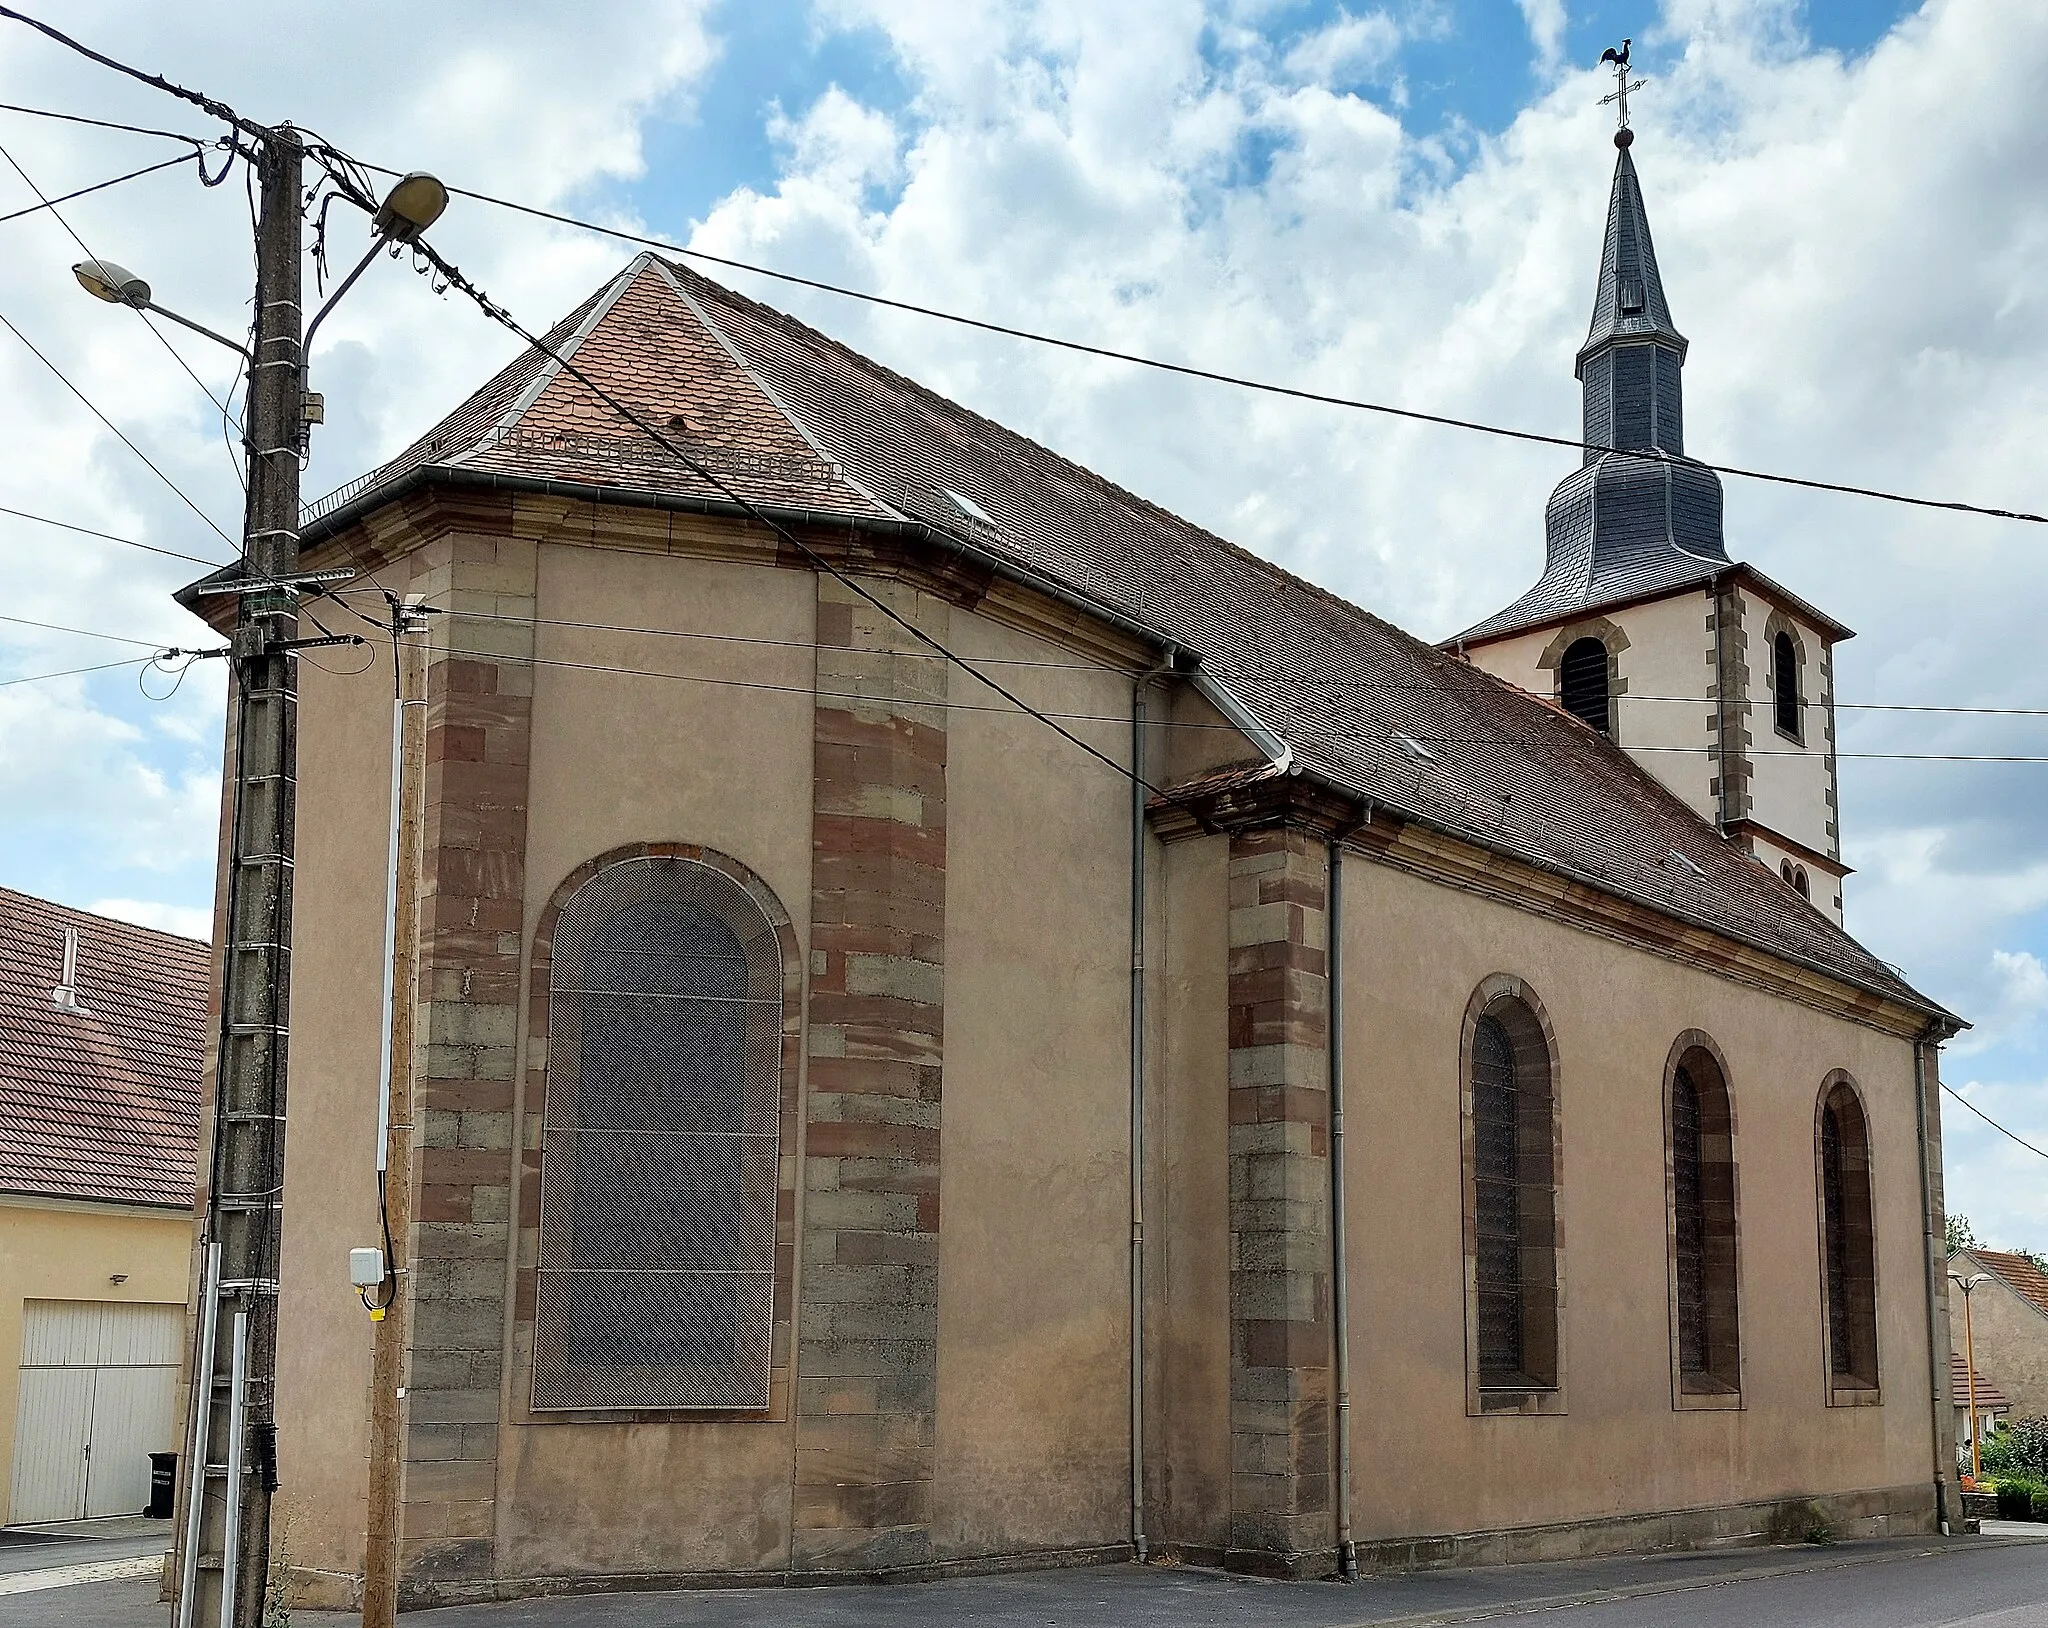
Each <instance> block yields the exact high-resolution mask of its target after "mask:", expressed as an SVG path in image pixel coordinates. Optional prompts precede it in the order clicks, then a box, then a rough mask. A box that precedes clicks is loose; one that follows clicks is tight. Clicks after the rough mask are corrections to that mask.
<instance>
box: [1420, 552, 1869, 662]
mask: <svg viewBox="0 0 2048 1628" xmlns="http://www.w3.org/2000/svg"><path fill="white" fill-rule="evenodd" d="M1724 577H1731V578H1735V579H1737V580H1741V581H1747V582H1752V583H1754V584H1756V586H1758V587H1759V588H1761V589H1763V590H1764V592H1765V593H1767V594H1769V595H1770V596H1772V597H1773V598H1775V599H1778V600H1780V601H1782V602H1783V603H1784V606H1785V608H1786V609H1787V610H1790V611H1791V612H1792V613H1793V614H1794V615H1796V616H1799V617H1800V618H1802V619H1803V620H1805V621H1809V622H1811V623H1812V624H1813V625H1814V626H1815V627H1816V628H1818V629H1819V630H1820V632H1821V633H1822V634H1824V635H1825V636H1826V638H1827V641H1828V643H1830V644H1840V643H1842V642H1843V641H1844V640H1847V639H1853V638H1855V637H1856V630H1855V629H1854V628H1852V627H1849V626H1847V625H1846V624H1844V623H1841V622H1838V621H1836V620H1835V619H1834V618H1833V617H1832V616H1830V615H1828V614H1827V613H1826V612H1825V611H1822V610H1818V609H1816V608H1815V607H1814V606H1812V605H1810V604H1808V603H1807V602H1806V601H1805V600H1804V599H1801V598H1800V597H1799V596H1798V595H1797V594H1795V593H1793V592H1792V591H1791V590H1790V589H1789V588H1786V587H1784V586H1783V585H1782V584H1780V583H1778V582H1776V581H1775V580H1773V579H1772V578H1770V577H1767V576H1765V575H1764V574H1763V572H1761V571H1759V570H1758V569H1757V568H1756V567H1755V566H1753V565H1747V564H1745V563H1743V562H1742V561H1741V560H1735V561H1731V562H1730V563H1729V564H1727V565H1717V566H1713V567H1711V568H1709V569H1705V570H1702V571H1700V572H1698V573H1697V574H1695V575H1692V576H1688V577H1682V578H1679V579H1678V580H1677V581H1674V582H1667V583H1664V584H1663V585H1662V586H1661V587H1656V588H1641V589H1638V590H1636V591H1635V592H1633V593H1626V594H1612V595H1609V596H1608V597H1607V598H1605V599H1589V600H1587V601H1586V602H1585V603H1584V604H1583V605H1575V606H1573V607H1572V608H1571V609H1570V610H1563V611H1547V612H1545V613H1544V614H1543V615H1541V616H1529V617H1524V618H1522V619H1521V620H1519V621H1515V622H1510V623H1508V624H1506V625H1505V626H1502V627H1495V628H1488V629H1487V631H1485V632H1484V633H1482V632H1480V631H1479V629H1481V628H1484V627H1486V622H1484V621H1481V622H1475V623H1473V625H1472V626H1471V627H1468V628H1467V629H1465V631H1464V632H1462V633H1458V634H1453V635H1452V636H1451V637H1450V638H1448V639H1439V640H1437V642H1436V648H1437V649H1439V650H1448V651H1450V652H1452V653H1453V654H1456V653H1457V652H1459V651H1461V650H1464V649H1467V648H1469V647H1471V646H1473V645H1481V644H1496V643H1498V642H1499V641H1500V640H1502V639H1518V638H1520V637H1521V636H1522V635H1523V634H1525V633H1535V632H1538V631H1540V630H1541V629H1544V628H1552V627H1564V626H1567V625H1568V624H1570V623H1572V622H1576V621H1578V620H1579V619H1580V618H1581V617H1585V616H1598V615H1601V614H1603V613H1604V612H1607V611H1616V610H1626V609H1628V608H1629V607H1630V606H1631V605H1649V604H1654V603H1655V602H1656V601H1657V600H1660V599H1669V598H1671V597H1673V596H1674V595H1676V594H1683V593H1691V592H1693V591H1694V590H1695V589H1697V588H1701V587H1705V586H1708V585H1710V584H1713V583H1715V582H1718V581H1720V580H1721V579H1722V578H1724ZM1531 591H1532V592H1533V591H1534V590H1533V589H1532V590H1531ZM1487 620H1488V621H1490V620H1491V618H1490V617H1489V618H1488V619H1487Z"/></svg>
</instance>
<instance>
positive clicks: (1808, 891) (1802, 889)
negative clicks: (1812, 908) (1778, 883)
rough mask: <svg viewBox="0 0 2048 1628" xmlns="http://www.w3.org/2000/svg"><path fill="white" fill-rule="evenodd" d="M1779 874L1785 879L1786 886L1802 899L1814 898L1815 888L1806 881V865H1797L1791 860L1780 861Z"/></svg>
mask: <svg viewBox="0 0 2048 1628" xmlns="http://www.w3.org/2000/svg"><path fill="white" fill-rule="evenodd" d="M1778 874H1779V875H1780V876H1782V877H1783V878H1784V879H1785V885H1786V886H1787V887H1789V888H1791V889H1792V890H1793V891H1794V892H1796V893H1797V894H1798V895H1799V897H1800V898H1802V899H1811V898H1812V897H1813V887H1812V884H1811V883H1810V882H1808V881H1807V879H1806V867H1805V866H1804V865H1795V864H1793V863H1792V861H1791V860H1789V859H1781V860H1779V861H1778Z"/></svg>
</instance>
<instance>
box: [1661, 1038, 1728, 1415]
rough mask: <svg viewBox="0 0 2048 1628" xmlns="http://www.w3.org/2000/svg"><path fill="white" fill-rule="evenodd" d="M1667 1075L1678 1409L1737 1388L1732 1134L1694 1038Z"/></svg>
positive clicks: (1720, 1079)
mask: <svg viewBox="0 0 2048 1628" xmlns="http://www.w3.org/2000/svg"><path fill="white" fill-rule="evenodd" d="M1674 1049H1676V1050H1677V1052H1678V1061H1677V1063H1676V1064H1675V1065H1674V1066H1673V1067H1672V1068H1671V1070H1670V1073H1669V1075H1668V1084H1669V1097H1668V1104H1669V1117H1668V1120H1667V1123H1668V1125H1669V1127H1670V1137H1671V1147H1670V1155H1671V1278H1672V1338H1673V1344H1674V1347H1675V1350H1674V1360H1675V1365H1676V1368H1677V1377H1678V1396H1679V1399H1680V1400H1681V1402H1683V1400H1684V1399H1685V1398H1688V1397H1714V1396H1730V1395H1734V1394H1736V1393H1738V1392H1739V1391H1740V1390H1741V1388H1742V1351H1741V1325H1740V1317H1739V1315H1738V1307H1737V1295H1736V1276H1737V1263H1736V1241H1735V1134H1734V1116H1733V1114H1732V1112H1731V1110H1730V1106H1729V1101H1728V1081H1727V1077H1726V1076H1725V1075H1724V1074H1723V1073H1722V1071H1721V1064H1720V1061H1719V1059H1718V1058H1717V1057H1716V1056H1715V1055H1714V1053H1713V1052H1712V1051H1711V1050H1709V1049H1708V1046H1707V1045H1706V1044H1705V1043H1704V1037H1701V1036H1698V1035H1697V1034H1696V1033H1695V1034H1692V1035H1687V1036H1684V1037H1681V1040H1680V1044H1679V1046H1678V1047H1677V1048H1674Z"/></svg>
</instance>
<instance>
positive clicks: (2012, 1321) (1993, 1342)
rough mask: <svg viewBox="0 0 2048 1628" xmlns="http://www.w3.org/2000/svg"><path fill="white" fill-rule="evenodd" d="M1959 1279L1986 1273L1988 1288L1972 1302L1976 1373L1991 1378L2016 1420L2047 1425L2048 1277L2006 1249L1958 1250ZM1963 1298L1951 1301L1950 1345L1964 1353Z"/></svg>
mask: <svg viewBox="0 0 2048 1628" xmlns="http://www.w3.org/2000/svg"><path fill="white" fill-rule="evenodd" d="M1948 1269H1949V1271H1951V1272H1953V1273H1955V1274H1957V1275H1958V1276H1960V1277H1968V1276H1970V1275H1971V1274H1972V1273H1975V1272H1982V1273H1985V1274H1986V1275H1987V1276H1989V1277H1990V1279H1991V1281H1990V1282H1989V1283H1982V1284H1979V1285H1978V1286H1977V1290H1976V1292H1975V1293H1974V1294H1973V1295H1971V1297H1970V1320H1971V1324H1972V1327H1973V1328H1974V1330H1975V1333H1976V1338H1977V1372H1978V1373H1980V1374H1989V1375H1990V1376H1991V1378H1992V1379H1994V1380H1996V1381H1997V1382H1998V1388H1999V1389H2000V1390H2002V1391H2004V1392H2005V1394H2006V1397H2007V1398H2008V1399H2009V1400H2010V1401H2011V1403H2012V1417H2013V1419H2014V1420H2015V1421H2017V1420H2020V1419H2048V1272H2043V1271H2042V1270H2041V1269H2040V1267H2038V1266H2036V1265H2035V1264H2034V1263H2033V1261H2031V1260H2030V1259H2028V1257H2026V1256H2025V1255H2016V1254H2013V1253H2012V1252H2010V1251H2008V1250H2003V1249H1959V1250H1957V1251H1956V1253H1955V1254H1953V1255H1951V1256H1949V1258H1948ZM1961 1299H1962V1297H1961V1296H1960V1295H1957V1296H1954V1297H1952V1300H1951V1306H1950V1318H1949V1323H1950V1328H1949V1339H1950V1342H1951V1344H1952V1345H1953V1347H1954V1348H1955V1349H1956V1350H1958V1351H1960V1350H1962V1349H1963V1334H1964V1329H1963V1315H1962V1306H1961Z"/></svg>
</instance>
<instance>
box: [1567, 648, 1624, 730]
mask: <svg viewBox="0 0 2048 1628" xmlns="http://www.w3.org/2000/svg"><path fill="white" fill-rule="evenodd" d="M1557 683H1558V699H1559V700H1560V701H1561V702H1562V703H1563V704H1564V710H1565V711H1567V712H1569V713H1570V714H1571V715H1572V716H1573V717H1574V718H1577V719H1578V720H1579V721H1580V722H1581V723H1584V724H1588V725H1590V726H1591V727H1593V728H1594V729H1597V730H1599V731H1600V733H1601V734H1603V735H1606V736H1609V737H1612V735H1613V734H1614V719H1613V709H1612V706H1611V703H1610V686H1609V684H1608V674H1607V646H1606V645H1604V644H1602V643H1601V642H1600V641H1599V640H1598V639H1594V638H1585V639H1574V640H1573V641H1572V643H1571V645H1570V646H1569V647H1568V648H1567V649H1566V651H1565V653H1564V659H1563V660H1562V661H1560V662H1559V663H1558V668H1557Z"/></svg>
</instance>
